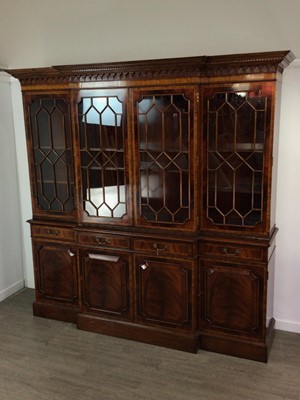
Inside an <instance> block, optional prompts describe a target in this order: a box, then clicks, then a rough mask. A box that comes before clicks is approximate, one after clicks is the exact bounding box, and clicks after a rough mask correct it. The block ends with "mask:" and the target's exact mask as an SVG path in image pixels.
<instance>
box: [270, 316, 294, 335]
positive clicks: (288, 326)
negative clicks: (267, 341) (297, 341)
mask: <svg viewBox="0 0 300 400" xmlns="http://www.w3.org/2000/svg"><path fill="white" fill-rule="evenodd" d="M275 329H278V330H280V331H287V332H294V333H300V323H299V322H294V321H286V320H284V319H277V318H276V324H275Z"/></svg>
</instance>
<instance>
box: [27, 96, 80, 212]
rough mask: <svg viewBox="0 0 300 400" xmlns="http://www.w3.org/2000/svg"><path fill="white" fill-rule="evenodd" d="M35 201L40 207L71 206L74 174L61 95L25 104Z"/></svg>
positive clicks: (62, 208) (66, 112)
mask: <svg viewBox="0 0 300 400" xmlns="http://www.w3.org/2000/svg"><path fill="white" fill-rule="evenodd" d="M29 113H30V124H31V134H32V142H33V160H34V170H35V185H36V196H37V204H38V206H39V207H40V208H41V209H42V210H48V211H57V212H71V211H72V210H73V209H74V175H73V160H72V140H71V121H70V112H69V105H68V104H67V103H66V101H65V100H64V99H62V98H55V99H53V98H40V99H34V100H33V101H32V103H31V104H30V105H29Z"/></svg>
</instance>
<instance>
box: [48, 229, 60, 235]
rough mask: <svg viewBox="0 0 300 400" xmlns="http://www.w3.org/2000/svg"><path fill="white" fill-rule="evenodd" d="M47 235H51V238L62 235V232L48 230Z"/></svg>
mask: <svg viewBox="0 0 300 400" xmlns="http://www.w3.org/2000/svg"><path fill="white" fill-rule="evenodd" d="M47 234H48V235H51V236H58V235H59V234H60V230H58V229H57V230H55V231H51V230H50V229H47Z"/></svg>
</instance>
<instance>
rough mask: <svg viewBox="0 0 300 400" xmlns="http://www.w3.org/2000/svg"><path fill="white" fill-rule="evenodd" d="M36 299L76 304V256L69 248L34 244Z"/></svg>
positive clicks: (40, 243)
mask: <svg viewBox="0 0 300 400" xmlns="http://www.w3.org/2000/svg"><path fill="white" fill-rule="evenodd" d="M33 249H34V255H35V265H34V268H35V280H36V290H37V298H38V299H50V300H55V301H59V302H66V303H74V304H78V284H77V263H76V254H75V251H73V250H72V248H71V247H69V246H61V245H59V244H55V243H53V244H48V243H43V242H37V243H34V247H33Z"/></svg>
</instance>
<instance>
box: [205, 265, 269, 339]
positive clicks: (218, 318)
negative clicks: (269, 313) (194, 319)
mask: <svg viewBox="0 0 300 400" xmlns="http://www.w3.org/2000/svg"><path fill="white" fill-rule="evenodd" d="M266 280H267V277H266V271H265V269H264V268H263V267H254V266H251V265H241V264H227V263H222V262H214V261H201V266H200V282H199V286H200V303H199V310H200V314H199V317H200V318H199V328H200V330H204V331H215V332H219V333H223V334H224V333H225V334H226V333H227V334H230V335H238V336H245V337H255V338H261V337H262V336H263V335H264V334H265V324H264V321H265V317H264V312H265V310H264V304H265V301H266V299H265V297H266Z"/></svg>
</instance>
